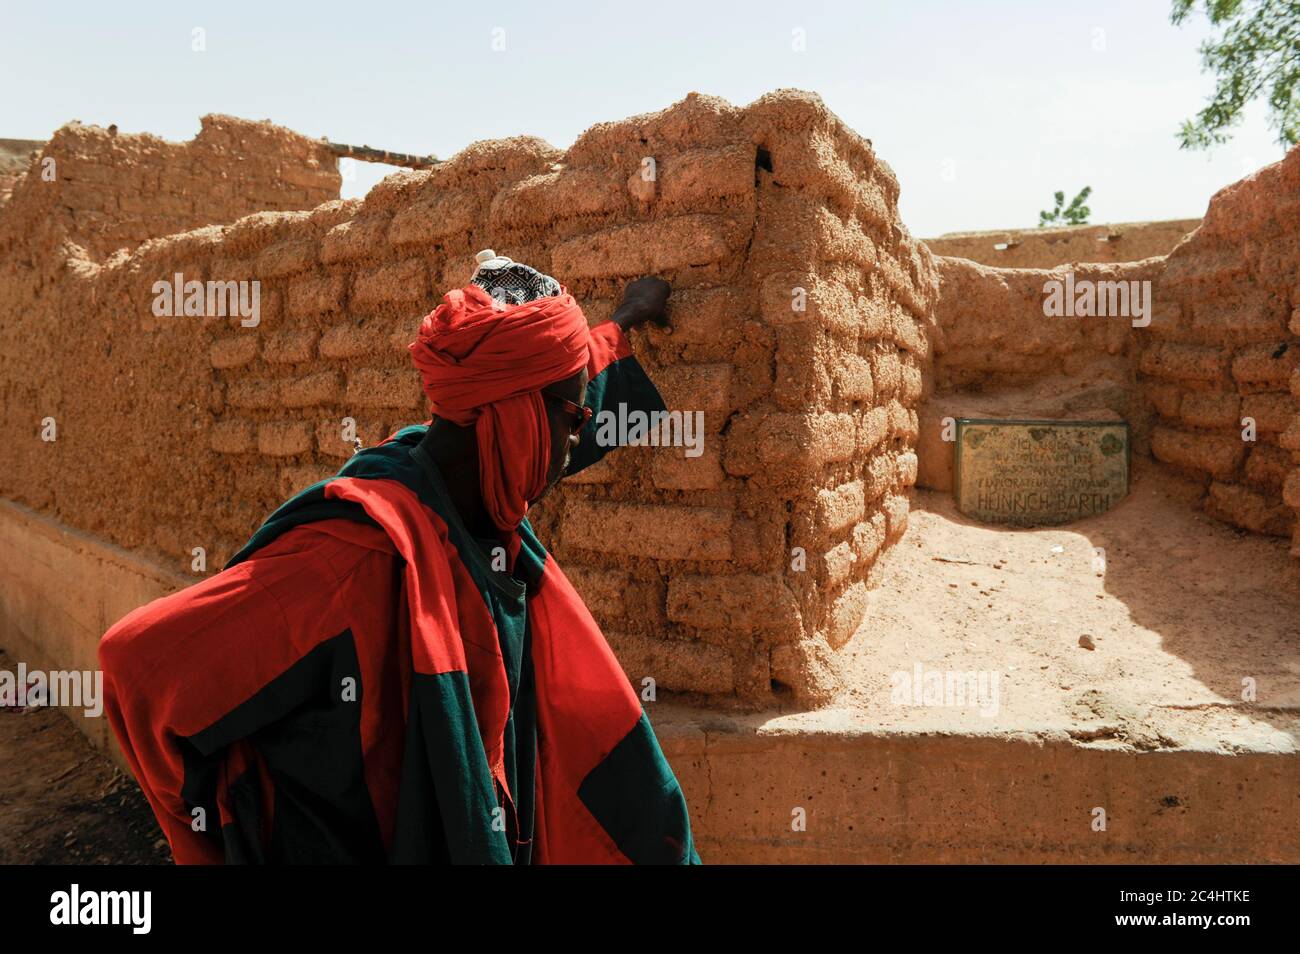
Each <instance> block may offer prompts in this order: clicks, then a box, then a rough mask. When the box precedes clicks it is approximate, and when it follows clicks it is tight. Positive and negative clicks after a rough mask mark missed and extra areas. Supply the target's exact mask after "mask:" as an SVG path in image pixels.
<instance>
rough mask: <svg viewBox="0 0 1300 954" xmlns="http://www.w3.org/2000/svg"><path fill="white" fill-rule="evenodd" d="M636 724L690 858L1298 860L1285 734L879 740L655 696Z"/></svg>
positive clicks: (1293, 766)
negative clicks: (671, 799)
mask: <svg viewBox="0 0 1300 954" xmlns="http://www.w3.org/2000/svg"><path fill="white" fill-rule="evenodd" d="M650 717H651V720H652V722H653V724H654V726H655V730H656V732H657V733H658V736H659V739H660V743H661V744H662V745H663V748H664V751H665V753H666V754H667V756H668V760H669V762H670V763H671V764H672V766H673V769H674V771H675V772H676V774H677V777H678V779H679V780H680V781H681V783H682V786H683V788H684V790H685V792H686V797H687V801H688V802H689V804H690V806H691V819H692V826H693V827H694V828H695V830H696V833H697V838H698V841H699V851H700V856H701V858H702V859H703V860H704V862H705V863H706V864H740V863H751V864H861V863H876V864H880V863H905V864H914V863H966V864H975V863H990V862H992V863H1008V864H1014V863H1022V864H1023V863H1068V864H1079V863H1116V864H1136V863H1184V864H1192V863H1243V864H1247V863H1261V862H1274V863H1283V862H1285V863H1291V864H1294V863H1296V862H1298V861H1300V828H1297V826H1296V824H1295V818H1296V811H1297V807H1298V805H1297V802H1298V799H1300V756H1298V755H1297V754H1296V753H1295V751H1294V748H1293V746H1292V745H1291V739H1290V736H1289V734H1288V733H1285V732H1278V733H1277V734H1276V735H1275V736H1274V737H1272V738H1261V740H1260V743H1259V745H1258V746H1257V747H1256V748H1253V749H1242V748H1240V747H1239V748H1238V751H1236V753H1235V754H1225V753H1224V752H1223V751H1209V750H1197V749H1177V750H1158V751H1149V752H1140V751H1133V750H1132V749H1128V748H1126V747H1122V746H1115V745H1107V744H1098V745H1080V744H1078V743H1077V742H1075V741H1072V740H1070V739H1069V738H1068V737H1067V736H1066V734H1065V733H1063V732H1059V731H1057V732H1044V733H1042V734H1039V735H1035V734H1031V733H1024V734H1020V735H1011V736H1008V735H1005V734H1002V735H989V736H973V735H943V734H921V733H904V732H898V731H880V730H873V729H872V728H871V727H870V726H869V725H866V724H863V723H861V722H855V721H854V719H853V717H852V716H851V715H849V714H846V713H843V712H838V711H835V710H824V711H821V712H815V713H804V714H800V715H794V716H786V717H776V718H772V717H766V718H765V717H762V716H728V715H724V714H719V713H709V714H705V713H701V712H699V711H692V710H689V709H685V708H681V707H676V706H673V705H671V704H666V703H665V704H660V705H657V706H654V707H653V708H652V709H651V712H650ZM798 808H803V809H804V810H805V812H806V818H807V826H806V830H805V831H802V832H800V831H793V830H792V828H791V822H792V819H793V817H794V815H793V813H794V812H795V810H796V809H798ZM1096 808H1103V809H1105V813H1106V830H1105V831H1094V830H1093V819H1094V814H1093V812H1094V809H1096Z"/></svg>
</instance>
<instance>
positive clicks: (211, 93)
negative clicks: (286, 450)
mask: <svg viewBox="0 0 1300 954" xmlns="http://www.w3.org/2000/svg"><path fill="white" fill-rule="evenodd" d="M404 6H405V9H403V7H404ZM1169 7H1170V4H1169V2H1168V0H1100V2H1068V3H1067V2H1063V0H1038V2H1034V0H990V2H978V0H970V2H960V0H952V2H938V0H908V2H878V0H877V2H870V0H868V2H856V3H854V2H844V3H831V2H816V0H812V2H805V0H800V2H797V3H796V2H784V3H780V2H771V0H751V2H747V3H737V4H720V3H719V4H709V3H703V2H699V0H695V2H682V3H679V2H674V0H657V2H655V3H644V4H617V3H610V2H608V0H606V2H574V3H564V2H556V3H547V4H539V3H516V2H507V0H498V2H493V3H490V4H489V3H467V2H459V3H454V4H442V3H434V2H424V3H414V4H410V5H409V6H406V5H403V4H400V3H387V4H366V3H356V2H353V3H335V2H330V0H318V2H314V3H310V4H305V3H304V4H293V3H271V2H261V3H244V2H234V0H232V2H223V3H219V4H206V3H177V2H175V0H173V2H169V3H161V2H138V3H132V4H130V5H129V7H128V6H127V5H125V4H111V3H100V2H96V3H89V2H84V0H74V2H64V3H59V4H39V3H13V4H8V5H7V6H6V11H5V15H4V21H5V30H4V31H3V32H2V33H0V82H3V87H2V88H3V89H4V91H5V93H4V100H3V102H2V103H0V138H3V137H8V138H24V139H45V138H48V137H49V136H50V134H51V133H52V132H53V131H54V130H55V129H57V128H58V127H59V126H60V125H62V124H63V123H64V122H67V121H69V120H72V119H80V120H81V121H82V122H87V123H96V124H98V125H101V126H107V125H109V124H110V123H116V124H117V125H118V127H119V128H120V129H121V130H122V131H124V132H152V133H156V134H158V135H160V136H163V137H165V138H167V139H173V140H184V139H189V138H191V137H192V136H193V135H194V134H195V133H196V132H197V131H198V128H199V117H200V116H201V115H203V114H204V113H209V112H222V113H232V114H234V115H236V116H243V117H247V118H250V119H270V120H272V121H274V122H277V123H280V124H282V125H285V126H288V127H290V128H292V129H296V130H298V131H300V132H303V133H306V134H308V135H312V136H328V137H329V138H330V139H332V140H335V141H337V142H348V143H354V144H363V143H364V144H368V145H371V146H375V147H378V148H387V149H392V150H398V151H403V152H415V153H433V154H435V155H438V156H440V157H444V158H445V157H448V156H451V155H453V154H455V153H456V152H457V151H459V150H460V149H462V148H464V147H465V146H466V145H468V144H469V143H471V142H474V141H476V140H479V139H491V138H498V137H503V136H512V135H521V134H531V135H536V136H540V137H542V138H543V139H546V140H547V141H548V142H550V143H552V144H553V145H555V146H557V147H560V148H564V147H567V146H568V145H570V144H571V143H572V142H573V140H574V139H575V138H576V137H577V135H578V134H579V133H580V132H582V130H584V129H586V128H587V127H588V126H590V125H592V124H593V123H596V122H601V121H605V120H614V119H621V118H623V117H625V116H629V115H632V114H635V113H642V112H647V111H651V110H657V109H661V108H663V107H665V106H668V105H670V104H672V103H674V102H676V101H678V100H680V99H681V98H682V97H684V96H685V95H686V94H687V93H688V92H691V91H692V90H695V91H699V92H701V93H708V94H712V95H717V96H721V97H723V98H725V99H727V100H729V101H731V102H732V103H735V104H737V105H745V104H747V103H749V102H751V101H753V100H754V99H756V98H758V97H759V96H761V95H762V94H764V93H766V92H769V91H771V90H774V89H778V88H781V87H797V88H800V89H806V90H812V91H814V92H817V93H819V94H821V96H822V98H823V99H824V100H825V101H826V103H827V105H828V106H829V107H830V108H831V109H832V110H833V111H834V112H836V113H837V114H838V115H839V116H840V117H841V118H842V119H844V121H845V122H847V123H848V124H849V125H850V126H852V127H853V128H854V129H856V130H857V131H858V132H859V133H861V134H862V135H863V136H865V137H867V138H869V139H871V140H872V141H873V142H874V144H875V147H876V150H877V152H878V153H879V155H880V156H881V157H883V158H884V160H885V161H886V162H888V163H889V165H890V166H891V167H892V168H893V170H894V172H895V174H896V175H897V176H898V179H899V181H900V183H901V185H902V195H901V198H900V206H901V212H902V217H903V220H904V222H905V223H906V224H907V226H908V228H909V229H910V230H911V232H912V233H913V234H914V235H917V236H920V237H927V236H933V235H937V234H939V233H942V232H951V231H965V230H971V229H993V228H1016V227H1020V228H1024V227H1031V226H1035V225H1037V222H1038V210H1039V209H1041V208H1045V207H1047V206H1048V205H1050V203H1051V195H1052V193H1053V192H1054V191H1056V190H1057V189H1062V190H1065V191H1066V192H1067V193H1068V194H1070V195H1073V194H1074V192H1076V191H1077V190H1078V189H1079V188H1080V187H1081V186H1083V185H1091V186H1092V187H1093V195H1092V199H1091V202H1090V205H1091V207H1092V210H1093V216H1092V221H1093V222H1124V221H1139V220H1146V219H1170V218H1191V217H1194V216H1199V215H1202V214H1203V213H1204V211H1205V206H1206V203H1207V202H1208V201H1209V198H1210V196H1211V195H1212V194H1213V193H1214V192H1215V191H1216V190H1217V189H1219V188H1221V187H1223V186H1225V185H1227V184H1229V183H1231V182H1234V181H1236V180H1237V179H1239V178H1241V177H1242V176H1243V175H1244V174H1246V173H1248V172H1251V171H1253V170H1255V169H1257V168H1259V167H1261V166H1263V165H1267V164H1268V163H1270V162H1274V161H1276V160H1277V159H1279V158H1281V155H1282V150H1281V148H1280V147H1279V146H1277V145H1276V144H1275V143H1274V142H1273V137H1272V134H1271V131H1270V130H1269V129H1268V128H1267V126H1266V124H1265V113H1264V110H1263V108H1262V107H1260V106H1256V107H1255V108H1254V109H1252V111H1251V112H1250V114H1249V115H1248V116H1247V117H1246V120H1245V122H1243V123H1242V124H1241V125H1240V126H1239V127H1238V129H1237V132H1236V135H1235V137H1234V139H1233V140H1232V141H1231V142H1230V143H1229V144H1228V145H1226V146H1223V147H1220V148H1219V149H1217V150H1215V151H1214V152H1212V153H1209V154H1206V153H1188V152H1184V151H1181V150H1179V148H1178V145H1177V141H1176V139H1175V132H1176V131H1177V129H1178V126H1179V123H1180V122H1181V120H1183V119H1184V118H1190V117H1191V116H1192V115H1194V113H1195V112H1196V111H1197V109H1199V108H1200V106H1201V105H1202V103H1203V101H1204V99H1205V98H1206V96H1207V95H1208V94H1209V92H1210V91H1211V89H1212V88H1213V84H1212V81H1211V79H1210V77H1209V76H1207V75H1203V74H1202V72H1201V69H1200V60H1199V55H1198V54H1197V50H1196V48H1197V45H1198V44H1199V42H1200V41H1201V39H1203V38H1204V37H1205V36H1206V35H1207V29H1208V25H1207V24H1206V22H1205V19H1204V16H1203V15H1201V14H1197V16H1196V18H1195V20H1194V22H1192V23H1189V24H1187V25H1185V26H1183V27H1179V28H1175V27H1174V26H1172V25H1171V24H1170V23H1169ZM195 28H202V30H203V31H204V32H205V40H206V50H204V51H202V52H196V51H194V50H193V49H192V48H191V47H192V36H193V31H194V30H195ZM497 30H504V34H501V33H495V34H494V31H497ZM795 30H802V31H803V35H804V36H805V37H806V50H804V51H802V52H799V51H796V50H794V49H793V46H794V44H793V42H792V40H793V37H794V31H795ZM494 35H495V36H497V37H503V38H504V47H505V48H504V49H503V50H500V51H494V50H493V40H494ZM388 171H391V170H388V169H387V168H385V167H377V166H368V165H365V164H357V169H356V170H355V171H354V172H352V173H351V174H350V176H349V181H345V183H344V189H343V192H344V195H345V196H350V195H359V194H364V192H365V191H366V189H368V188H369V187H370V186H371V185H373V184H374V182H376V181H378V179H379V178H382V176H383V175H384V174H386V173H387V172H388Z"/></svg>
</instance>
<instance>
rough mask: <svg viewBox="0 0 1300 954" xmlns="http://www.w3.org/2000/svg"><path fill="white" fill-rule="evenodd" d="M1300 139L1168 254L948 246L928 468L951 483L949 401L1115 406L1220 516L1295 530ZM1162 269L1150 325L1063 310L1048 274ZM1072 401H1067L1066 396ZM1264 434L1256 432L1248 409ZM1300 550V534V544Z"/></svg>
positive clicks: (925, 418)
mask: <svg viewBox="0 0 1300 954" xmlns="http://www.w3.org/2000/svg"><path fill="white" fill-rule="evenodd" d="M1298 211H1300V150H1297V149H1292V150H1291V151H1290V152H1289V153H1288V155H1287V156H1286V158H1285V159H1283V160H1282V161H1280V162H1278V163H1275V164H1273V165H1271V166H1267V167H1265V168H1264V169H1262V170H1260V171H1259V172H1257V173H1255V174H1254V175H1252V176H1249V177H1247V178H1246V179H1243V180H1242V181H1241V182H1238V183H1235V184H1234V185H1232V186H1229V187H1228V188H1226V189H1223V190H1221V191H1220V192H1219V193H1217V194H1216V195H1215V196H1214V197H1213V198H1212V199H1211V201H1210V204H1209V208H1208V210H1207V212H1206V215H1205V218H1204V219H1203V220H1202V222H1201V224H1200V226H1199V227H1197V228H1196V229H1195V230H1194V231H1193V232H1192V233H1191V234H1190V235H1188V236H1187V238H1186V239H1185V240H1184V241H1183V242H1181V243H1180V244H1179V245H1178V246H1177V248H1175V249H1174V250H1173V251H1172V252H1170V254H1169V255H1168V256H1167V257H1157V258H1152V259H1148V260H1145V261H1140V262H1131V263H1120V264H1113V265H1102V264H1080V265H1075V266H1060V267H1057V268H1052V269H1029V268H1024V269H1021V268H993V267H989V266H985V265H980V264H976V263H973V262H970V261H966V260H963V259H957V258H944V257H940V258H937V259H936V261H937V263H938V268H939V275H940V296H939V302H938V305H937V308H936V320H937V322H938V325H939V334H938V336H937V337H936V339H935V342H936V345H935V351H936V358H935V371H934V377H935V382H936V391H937V394H936V397H935V398H934V399H932V400H930V401H929V402H928V403H927V404H926V406H925V407H924V408H923V411H922V434H921V438H920V442H919V445H918V446H919V452H920V453H921V454H922V456H923V457H925V458H927V459H926V460H924V461H923V462H922V467H921V474H922V483H923V484H924V485H926V486H936V487H945V480H950V472H951V468H950V466H948V467H946V468H945V467H944V466H943V460H944V459H946V458H947V457H950V456H951V454H950V449H949V451H948V452H945V449H944V448H943V447H942V446H941V445H940V444H938V443H937V441H938V438H937V436H936V434H937V432H938V429H939V427H940V423H939V422H940V421H941V420H942V418H943V417H944V416H945V415H952V416H960V415H959V414H958V413H957V412H959V411H961V410H962V409H965V408H970V407H974V406H977V405H980V404H981V401H982V402H983V405H984V406H990V403H991V402H994V403H997V405H998V407H999V410H1001V411H1003V412H1008V413H1007V416H1016V414H1015V413H1014V412H1013V411H1012V409H1013V407H1016V408H1031V409H1032V408H1034V407H1036V408H1038V410H1039V413H1040V415H1041V416H1045V417H1057V416H1071V415H1070V414H1069V413H1068V411H1069V410H1070V409H1071V408H1070V406H1071V402H1073V404H1074V406H1075V408H1077V409H1079V410H1084V409H1087V408H1093V409H1102V410H1109V411H1112V412H1116V413H1118V414H1119V416H1122V417H1124V418H1125V419H1127V420H1129V421H1130V423H1131V424H1132V425H1133V427H1134V433H1133V440H1134V447H1135V449H1136V450H1137V451H1139V452H1141V453H1145V452H1147V450H1148V448H1149V450H1150V452H1151V453H1152V454H1153V456H1154V457H1155V458H1156V459H1157V460H1159V461H1161V462H1162V463H1164V464H1165V465H1167V466H1168V467H1169V468H1170V471H1169V474H1168V476H1169V478H1170V479H1171V480H1177V479H1178V478H1183V479H1182V480H1181V481H1179V484H1180V486H1179V490H1180V491H1181V492H1184V493H1185V494H1186V496H1187V497H1188V498H1189V499H1191V500H1193V501H1194V502H1196V503H1197V504H1198V505H1202V506H1204V507H1205V509H1206V510H1207V511H1208V512H1210V513H1211V514H1213V515H1214V516H1216V517H1218V518H1220V519H1223V520H1226V521H1228V522H1230V523H1233V524H1235V525H1237V526H1239V527H1242V528H1244V529H1248V530H1251V531H1254V532H1257V533H1265V534H1273V535H1282V536H1285V535H1290V534H1292V533H1293V528H1294V526H1295V522H1296V521H1295V514H1294V512H1293V511H1294V510H1295V509H1296V508H1297V506H1300V472H1298V471H1297V464H1298V463H1300V424H1297V423H1296V420H1297V414H1298V412H1300V403H1298V402H1297V397H1300V372H1297V370H1296V369H1297V367H1298V366H1300V337H1298V335H1300V319H1298V318H1297V310H1296V309H1297V305H1298V304H1300V215H1297V212H1298ZM1066 272H1073V275H1074V279H1075V281H1076V282H1081V281H1088V280H1090V281H1096V282H1100V281H1150V282H1151V314H1150V324H1149V325H1147V326H1145V327H1133V325H1132V323H1131V321H1130V320H1127V319H1125V318H1122V317H1121V318H1115V317H1090V318H1077V317H1074V318H1049V317H1047V316H1046V315H1045V313H1044V307H1043V303H1044V298H1045V294H1044V285H1045V283H1046V282H1048V281H1049V280H1053V279H1055V280H1063V279H1064V276H1065V274H1066ZM1063 395H1064V396H1065V397H1066V398H1068V399H1069V400H1065V401H1063V400H1062V396H1063ZM1245 417H1249V418H1251V419H1253V421H1254V423H1255V428H1256V434H1255V437H1256V439H1255V440H1253V441H1249V440H1243V436H1242V430H1243V423H1242V419H1243V418H1245ZM1295 550H1296V551H1297V553H1296V555H1298V556H1300V547H1296V548H1295Z"/></svg>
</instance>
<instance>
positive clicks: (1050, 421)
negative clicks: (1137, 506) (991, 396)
mask: <svg viewBox="0 0 1300 954" xmlns="http://www.w3.org/2000/svg"><path fill="white" fill-rule="evenodd" d="M955 421H956V425H957V431H956V434H955V435H954V440H955V442H956V444H957V446H956V447H955V448H954V449H953V472H952V481H953V482H952V496H953V502H954V503H955V504H956V505H957V511H958V512H959V513H961V514H962V516H966V517H971V518H972V519H976V520H978V519H980V518H978V517H976V516H975V515H974V514H968V513H966V511H965V510H962V507H961V488H962V483H961V449H962V444H963V441H962V434H963V432H964V430H965V428H966V425H968V424H1016V425H1022V424H1024V425H1033V424H1040V425H1048V426H1061V425H1066V426H1069V427H1122V428H1123V429H1124V493H1123V495H1122V496H1121V497H1120V501H1123V499H1124V498H1126V497H1128V495H1129V494H1130V493H1131V492H1132V490H1133V430H1132V428H1131V427H1130V426H1129V422H1128V421H1127V420H1119V421H1088V420H1084V421H1069V420H1062V419H1060V418H1032V417H1031V418H1024V417H1016V418H989V417H959V418H956V419H955ZM1120 501H1117V502H1116V504H1115V506H1118V504H1119V502H1120ZM1110 509H1111V510H1113V509H1115V508H1114V506H1112V507H1111V508H1110ZM1105 512H1106V513H1109V512H1110V511H1109V510H1107V511H1105ZM1095 516H1101V514H1081V515H1079V516H1078V517H1077V518H1076V519H1077V520H1085V519H1087V518H1089V517H1095ZM1072 522H1074V521H1065V522H1064V523H1055V524H1037V525H1036V526H1044V527H1047V526H1053V527H1062V526H1067V525H1068V524H1069V523H1072ZM989 526H1006V527H1011V528H1013V529H1026V530H1028V529H1033V526H1026V525H1017V524H1002V523H996V524H995V523H991V522H990V523H989Z"/></svg>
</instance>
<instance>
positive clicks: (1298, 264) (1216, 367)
mask: <svg viewBox="0 0 1300 954" xmlns="http://www.w3.org/2000/svg"><path fill="white" fill-rule="evenodd" d="M1156 303H1157V304H1156V314H1155V317H1154V320H1153V321H1152V324H1151V327H1150V328H1149V329H1146V330H1147V331H1148V332H1150V335H1149V336H1148V337H1149V339H1150V340H1151V343H1150V345H1149V346H1148V347H1146V348H1145V349H1144V350H1143V353H1142V356H1141V363H1140V366H1139V370H1140V380H1141V383H1142V386H1143V388H1144V391H1145V393H1146V394H1147V395H1149V397H1150V399H1151V401H1152V403H1153V405H1154V407H1155V410H1156V413H1157V414H1158V423H1157V426H1156V428H1155V429H1154V431H1153V432H1152V451H1153V452H1154V454H1155V456H1156V457H1157V458H1158V459H1159V460H1161V461H1164V462H1165V463H1166V464H1168V465H1170V466H1171V467H1173V468H1175V469H1177V470H1178V471H1179V472H1181V473H1182V474H1184V475H1186V476H1188V477H1189V478H1190V480H1191V481H1192V483H1193V487H1194V490H1195V492H1196V493H1198V494H1199V496H1200V498H1201V500H1202V502H1203V504H1204V506H1205V508H1206V509H1207V510H1208V511H1209V512H1210V513H1212V514H1214V515H1215V516H1218V517H1220V518H1222V519H1224V520H1227V521H1229V522H1231V523H1234V524H1236V525H1237V526H1240V527H1243V528H1246V529H1249V530H1253V531H1255V532H1257V533H1266V534H1276V535H1290V534H1291V533H1292V530H1293V526H1294V524H1295V513H1294V510H1295V509H1296V508H1300V470H1298V469H1297V467H1298V466H1300V422H1298V421H1297V414H1298V413H1300V400H1298V398H1300V372H1297V368H1298V367H1300V310H1297V309H1298V307H1300V149H1295V148H1293V149H1292V150H1291V151H1290V152H1289V153H1288V154H1287V156H1286V158H1285V159H1283V160H1282V161H1281V162H1277V163H1274V164H1273V165H1271V166H1267V167H1266V168H1264V169H1261V170H1260V171H1259V172H1257V173H1255V174H1254V175H1252V176H1248V177H1247V178H1245V179H1243V180H1242V181H1240V182H1238V183H1235V184H1234V185H1231V186H1229V187H1227V188H1225V189H1223V190H1221V191H1220V192H1219V193H1217V194H1216V195H1215V196H1214V198H1213V199H1212V200H1211V202H1210V206H1209V209H1208V211H1207V212H1206V215H1205V219H1204V220H1203V222H1202V223H1201V225H1200V227H1199V228H1198V229H1197V230H1196V231H1195V232H1193V233H1192V234H1191V235H1190V236H1189V237H1188V239H1187V240H1186V241H1184V242H1183V243H1182V244H1181V245H1179V246H1178V247H1177V248H1176V249H1174V250H1173V252H1171V253H1170V254H1169V256H1168V259H1167V260H1166V263H1165V267H1164V270H1163V273H1162V275H1161V280H1160V283H1159V285H1158V287H1157V289H1156ZM1247 417H1249V418H1253V419H1254V422H1255V427H1256V430H1257V434H1256V440H1255V441H1253V442H1251V441H1246V440H1243V436H1242V430H1243V424H1242V419H1243V418H1247ZM1296 551H1297V555H1300V547H1297V548H1296Z"/></svg>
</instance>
